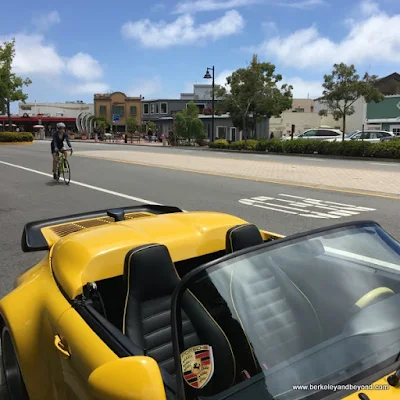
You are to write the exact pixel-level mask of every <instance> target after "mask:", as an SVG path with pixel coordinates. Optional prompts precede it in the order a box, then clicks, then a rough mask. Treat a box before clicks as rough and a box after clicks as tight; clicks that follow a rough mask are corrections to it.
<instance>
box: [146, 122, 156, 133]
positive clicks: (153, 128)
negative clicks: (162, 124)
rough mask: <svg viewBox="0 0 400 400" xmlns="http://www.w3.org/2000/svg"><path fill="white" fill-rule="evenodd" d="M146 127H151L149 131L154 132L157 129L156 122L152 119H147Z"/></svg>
mask: <svg viewBox="0 0 400 400" xmlns="http://www.w3.org/2000/svg"><path fill="white" fill-rule="evenodd" d="M147 129H151V131H152V132H153V134H154V133H155V132H156V130H157V124H156V123H155V122H154V121H149V122H148V123H147Z"/></svg>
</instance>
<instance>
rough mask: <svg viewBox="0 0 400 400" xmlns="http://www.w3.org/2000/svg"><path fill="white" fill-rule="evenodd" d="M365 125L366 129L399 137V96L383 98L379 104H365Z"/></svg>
mask: <svg viewBox="0 0 400 400" xmlns="http://www.w3.org/2000/svg"><path fill="white" fill-rule="evenodd" d="M366 124H367V126H368V128H374V129H381V130H384V131H390V132H393V133H395V134H396V135H400V95H393V96H385V99H384V100H383V101H382V102H380V103H374V102H372V103H369V104H367V112H366Z"/></svg>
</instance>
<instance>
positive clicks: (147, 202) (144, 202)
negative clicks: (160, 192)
mask: <svg viewBox="0 0 400 400" xmlns="http://www.w3.org/2000/svg"><path fill="white" fill-rule="evenodd" d="M0 164H4V165H8V166H10V167H14V168H19V169H22V170H24V171H29V172H33V173H35V174H38V175H43V176H48V177H50V178H53V175H51V174H47V173H45V172H42V171H37V170H36V169H31V168H26V167H23V166H21V165H16V164H11V163H8V162H5V161H0ZM71 183H72V184H74V185H77V186H82V187H85V188H87V189H92V190H97V191H98V192H103V193H107V194H111V195H113V196H117V197H122V198H124V199H128V200H133V201H137V202H138V203H143V204H153V205H157V206H161V205H162V204H160V203H155V202H154V201H150V200H145V199H142V198H140V197H134V196H129V195H127V194H124V193H119V192H114V191H113V190H108V189H103V188H100V187H98V186H92V185H88V184H87V183H83V182H78V181H73V180H71Z"/></svg>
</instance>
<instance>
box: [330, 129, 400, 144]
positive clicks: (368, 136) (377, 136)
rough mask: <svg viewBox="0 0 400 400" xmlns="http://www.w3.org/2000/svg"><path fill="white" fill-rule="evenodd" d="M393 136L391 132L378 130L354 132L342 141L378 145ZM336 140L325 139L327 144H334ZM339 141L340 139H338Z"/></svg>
mask: <svg viewBox="0 0 400 400" xmlns="http://www.w3.org/2000/svg"><path fill="white" fill-rule="evenodd" d="M394 136H395V134H394V133H393V132H388V131H379V130H368V131H364V132H363V131H354V132H352V133H351V134H349V135H346V136H345V138H344V140H346V141H349V140H357V141H358V140H363V141H365V142H370V143H379V142H380V141H381V139H382V138H392V137H394ZM336 140H337V139H336V138H331V139H327V141H329V142H335V141H336ZM339 140H341V138H339Z"/></svg>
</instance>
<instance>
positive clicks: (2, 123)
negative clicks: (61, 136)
mask: <svg viewBox="0 0 400 400" xmlns="http://www.w3.org/2000/svg"><path fill="white" fill-rule="evenodd" d="M59 122H64V124H65V125H66V127H67V130H69V131H72V132H76V119H75V118H67V117H44V116H42V115H40V114H38V115H36V116H31V117H30V116H29V115H28V114H24V115H22V116H19V115H13V116H12V125H13V126H12V129H10V128H9V126H8V117H7V115H0V130H1V131H8V130H12V131H17V130H19V131H20V132H32V133H33V132H34V131H35V128H34V127H35V126H36V125H43V126H44V129H45V133H46V136H49V135H50V134H51V132H52V131H53V130H54V129H55V128H56V125H57V123H59Z"/></svg>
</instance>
